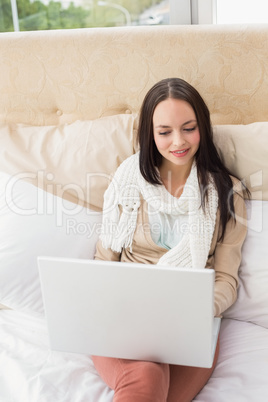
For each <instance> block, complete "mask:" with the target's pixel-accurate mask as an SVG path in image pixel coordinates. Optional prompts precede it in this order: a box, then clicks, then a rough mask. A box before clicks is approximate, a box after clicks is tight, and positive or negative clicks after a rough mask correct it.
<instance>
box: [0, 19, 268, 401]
mask: <svg viewBox="0 0 268 402" xmlns="http://www.w3.org/2000/svg"><path fill="white" fill-rule="evenodd" d="M0 52H1V59H0V90H1V97H0V143H1V147H0V154H1V155H0V227H1V231H0V303H1V305H0V307H1V309H0V334H1V336H0V401H3V402H21V401H27V402H37V401H38V402H50V401H55V402H85V401H87V402H88V401H89V402H111V401H112V399H113V391H112V390H110V389H109V388H108V387H107V386H106V385H105V384H104V383H103V381H102V380H101V379H100V377H99V376H98V374H97V372H96V370H95V368H94V366H93V363H92V360H91V357H90V356H89V355H79V354H71V353H63V352H56V351H52V350H50V347H49V340H48V334H47V328H46V320H45V312H44V308H43V302H42V294H41V289H40V283H39V276H38V270H37V256H38V255H50V256H51V255H53V256H59V257H73V258H93V256H94V251H95V244H96V241H97V239H98V235H99V232H100V226H101V218H102V212H101V211H102V199H103V193H104V191H105V189H106V188H107V185H108V184H109V182H110V180H111V178H112V174H113V172H114V171H115V169H116V168H117V166H118V165H119V164H120V163H121V162H122V161H123V160H124V159H125V158H126V157H128V156H129V155H131V154H133V153H134V152H135V151H136V150H137V145H136V141H135V134H136V129H137V121H138V112H139V107H140V105H141V102H142V99H143V96H144V94H145V93H146V92H147V90H148V89H149V88H150V87H151V86H152V85H153V84H154V83H155V82H156V81H158V80H160V79H162V78H165V77H171V76H179V77H181V78H183V79H185V80H187V81H189V82H190V83H191V84H192V85H194V86H195V87H196V88H197V89H198V90H199V91H200V93H201V94H202V96H203V97H204V99H205V100H206V102H207V104H208V106H209V108H210V110H211V118H212V123H213V130H214V138H215V143H216V146H217V148H218V150H219V153H220V154H221V156H222V158H223V159H224V161H225V163H226V164H227V166H228V167H229V169H230V170H231V171H232V172H233V173H234V174H236V175H237V176H239V178H240V179H241V180H244V181H245V183H246V184H247V186H248V187H249V188H250V190H251V193H252V198H251V200H247V201H246V204H247V211H248V223H246V222H245V224H248V234H247V238H246V241H245V243H244V246H243V252H242V262H241V266H240V269H239V276H240V284H239V288H238V298H237V301H236V303H235V304H234V305H233V306H232V307H231V308H229V309H228V310H227V311H226V312H225V313H224V316H223V319H222V325H221V333H220V354H219V360H218V363H217V366H216V369H215V371H214V373H213V375H212V377H211V378H210V380H209V382H208V383H207V384H206V386H205V387H204V388H203V390H202V391H201V392H200V393H199V394H198V395H197V396H196V398H195V399H194V401H203V402H215V401H216V402H226V401H230V402H247V401H248V402H251V401H254V402H255V401H256V402H266V401H267V400H268V381H267V378H268V292H267V289H268V266H267V261H268V248H267V240H268V164H267V155H268V95H267V94H268V68H267V66H268V25H237V26H213V25H211V26H157V27H126V28H96V29H95V28H94V29H77V30H64V31H61V30H59V31H40V32H27V33H6V34H1V36H0ZM241 219H242V218H241Z"/></svg>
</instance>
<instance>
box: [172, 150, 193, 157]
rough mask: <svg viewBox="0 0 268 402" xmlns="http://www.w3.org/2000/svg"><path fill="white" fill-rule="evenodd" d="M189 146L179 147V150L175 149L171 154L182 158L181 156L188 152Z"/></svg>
mask: <svg viewBox="0 0 268 402" xmlns="http://www.w3.org/2000/svg"><path fill="white" fill-rule="evenodd" d="M189 149H190V148H187V149H181V150H179V149H178V150H176V151H172V152H171V153H172V155H174V156H175V157H176V158H182V157H183V156H185V155H186V154H187V153H188V152H189Z"/></svg>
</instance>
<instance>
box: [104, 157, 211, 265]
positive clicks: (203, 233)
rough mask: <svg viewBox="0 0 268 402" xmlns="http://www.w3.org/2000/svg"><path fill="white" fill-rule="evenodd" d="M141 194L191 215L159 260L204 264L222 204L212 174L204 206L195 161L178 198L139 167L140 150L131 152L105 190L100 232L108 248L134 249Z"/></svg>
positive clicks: (167, 209)
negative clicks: (180, 237) (149, 178)
mask: <svg viewBox="0 0 268 402" xmlns="http://www.w3.org/2000/svg"><path fill="white" fill-rule="evenodd" d="M141 196H142V197H143V198H144V200H145V201H146V202H147V203H148V204H149V205H151V206H152V208H153V209H154V210H156V211H160V212H163V213H166V214H172V215H173V216H179V215H180V214H187V215H188V216H189V220H188V226H187V229H186V231H185V233H184V235H183V238H182V239H181V241H179V243H178V244H177V245H176V246H175V247H173V248H172V249H171V250H169V251H167V252H166V253H165V254H164V255H163V256H162V257H161V258H160V259H159V261H158V264H159V265H171V266H180V267H187V268H204V267H205V265H206V261H207V258H208V253H209V249H210V245H211V240H212V236H213V232H214V228H215V222H216V213H217V208H218V194H217V191H216V188H215V186H214V182H213V180H212V178H211V179H210V182H209V186H208V199H207V202H206V206H205V210H203V208H202V207H201V195H200V189H199V184H198V177H197V168H196V164H195V163H193V165H192V168H191V172H190V175H189V177H188V178H187V181H186V183H185V186H184V189H183V192H182V194H181V196H180V197H179V198H176V197H174V196H172V195H171V194H170V193H169V192H168V191H167V189H166V188H165V187H164V186H163V185H153V184H150V183H148V182H147V181H146V180H145V179H144V178H143V176H142V175H141V173H140V169H139V152H138V153H136V154H134V155H132V156H130V157H129V158H127V159H126V160H125V161H124V162H123V163H122V164H121V165H120V166H119V168H118V169H117V171H116V173H115V175H114V177H113V180H112V182H111V184H110V185H109V187H108V189H107V190H106V192H105V194H104V208H103V225H102V232H101V235H100V238H101V240H102V244H103V247H104V248H106V249H107V248H111V249H112V250H113V251H116V252H121V251H122V249H123V248H127V247H129V248H130V250H131V245H132V240H133V236H134V232H135V229H136V224H137V216H138V209H139V207H140V197H141Z"/></svg>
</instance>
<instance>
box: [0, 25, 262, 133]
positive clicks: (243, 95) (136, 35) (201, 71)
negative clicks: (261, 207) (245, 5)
mask: <svg viewBox="0 0 268 402" xmlns="http://www.w3.org/2000/svg"><path fill="white" fill-rule="evenodd" d="M0 54H1V58H0V93H1V96H0V119H1V120H2V121H5V122H14V123H17V122H19V123H25V124H34V125H50V124H53V125H55V124H60V123H65V122H67V123H71V122H74V121H76V120H78V119H80V120H85V119H95V118H98V117H100V116H106V115H113V114H118V113H129V112H133V111H134V112H136V111H138V110H139V107H140V104H141V101H142V99H143V97H144V94H145V93H146V92H147V90H148V89H149V88H150V87H151V86H152V85H153V84H154V83H155V82H156V81H159V80H160V79H162V78H165V77H172V76H177V77H181V78H184V79H185V80H187V81H189V82H190V83H191V84H192V85H194V86H195V87H196V88H197V89H198V90H199V91H200V93H201V94H202V96H203V97H204V99H205V100H206V102H207V104H208V106H209V108H210V110H211V114H212V121H213V123H214V124H248V123H251V122H254V121H267V120H268V96H267V93H268V91H267V90H268V67H267V66H268V24H267V25H266V24H265V25H248V26H246V25H238V26H215V25H211V26H156V27H126V28H103V29H102V28H98V29H97V28H96V29H78V30H65V31H64V30H63V31H60V30H59V31H42V32H24V33H4V34H3V33H2V34H1V36H0Z"/></svg>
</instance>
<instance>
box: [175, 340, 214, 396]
mask: <svg viewBox="0 0 268 402" xmlns="http://www.w3.org/2000/svg"><path fill="white" fill-rule="evenodd" d="M218 355H219V339H218V343H217V347H216V352H215V357H214V361H213V365H212V367H211V368H209V369H206V368H200V367H187V366H175V365H170V386H169V393H168V399H167V401H168V402H191V401H192V400H193V399H194V397H195V396H196V395H197V394H198V393H199V392H200V391H201V389H202V388H203V387H204V386H205V385H206V383H207V382H208V380H209V378H210V376H211V374H212V373H213V370H214V368H215V366H216V363H217V359H218Z"/></svg>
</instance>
